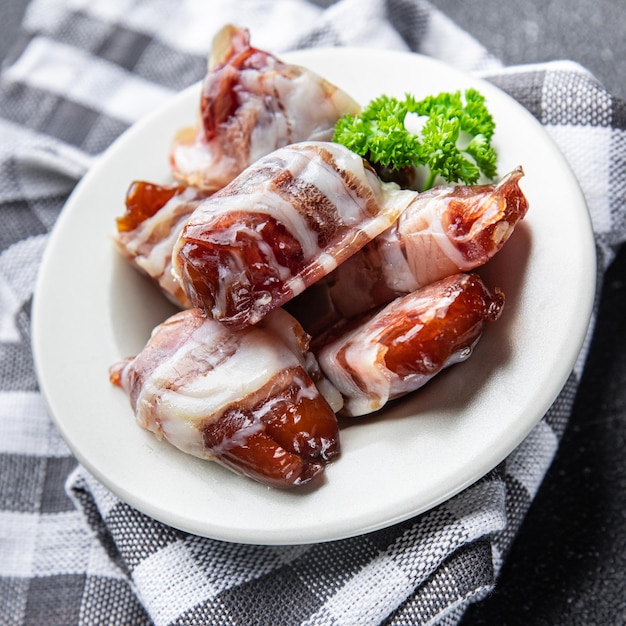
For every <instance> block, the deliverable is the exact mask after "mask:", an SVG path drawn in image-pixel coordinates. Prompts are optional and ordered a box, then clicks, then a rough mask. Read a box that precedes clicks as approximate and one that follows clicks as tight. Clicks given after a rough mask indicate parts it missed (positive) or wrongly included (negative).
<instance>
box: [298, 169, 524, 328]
mask: <svg viewBox="0 0 626 626" xmlns="http://www.w3.org/2000/svg"><path fill="white" fill-rule="evenodd" d="M522 176H523V170H522V168H521V167H518V168H516V169H514V170H513V171H511V172H509V173H508V174H507V175H506V176H504V177H503V178H502V179H501V180H500V181H499V182H498V183H496V184H489V185H446V186H440V187H434V188H432V189H430V190H428V191H426V192H423V193H420V194H418V195H416V198H415V201H414V202H412V203H411V204H410V205H409V206H408V207H407V208H406V210H405V211H404V212H403V213H402V215H401V216H400V217H399V218H398V220H397V221H396V222H395V223H394V224H393V225H392V226H391V227H390V228H388V229H387V230H386V231H385V232H383V233H382V234H380V235H379V236H378V237H376V238H375V239H374V240H373V241H371V242H370V243H368V244H367V245H366V246H365V247H364V248H363V249H362V250H360V251H359V252H357V253H356V254H355V255H353V256H352V257H350V258H349V259H347V260H346V261H345V263H342V264H341V265H340V266H339V267H338V268H337V269H336V270H334V271H333V272H332V273H331V274H329V275H328V276H327V277H326V278H325V279H324V280H322V281H320V283H319V284H318V285H316V287H315V290H311V291H305V292H304V293H303V294H302V295H300V296H298V297H297V298H295V299H294V300H293V301H292V302H290V303H289V305H288V309H289V311H290V312H291V313H292V314H293V315H295V316H296V317H297V318H298V319H299V320H300V322H301V323H302V324H303V326H304V327H305V329H306V330H307V331H308V332H309V333H311V334H313V335H316V334H318V333H319V332H320V331H321V330H323V329H324V328H325V327H327V326H328V325H329V323H331V322H334V321H338V320H339V319H341V318H342V317H353V316H355V315H358V314H360V313H363V312H365V311H368V310H370V309H373V308H375V307H377V306H380V305H383V304H387V303H388V302H390V301H391V300H393V299H394V298H396V297H397V296H399V295H403V294H407V293H410V292H412V291H415V290H416V289H419V288H420V287H423V286H425V285H428V284H429V283H433V282H435V281H437V280H439V279H441V278H444V277H446V276H450V275H452V274H456V273H458V272H468V271H471V270H474V269H476V268H478V267H479V266H481V265H484V264H485V263H486V262H487V261H488V260H489V259H491V258H492V257H493V256H494V255H495V254H496V253H497V252H498V251H499V250H501V249H502V247H503V246H504V244H505V243H506V242H507V241H508V239H509V237H510V236H511V234H512V233H513V230H514V229H515V226H516V225H517V223H518V222H519V221H520V220H521V219H523V217H524V216H525V215H526V212H527V210H528V201H527V199H526V197H525V195H524V193H523V192H522V190H521V189H520V186H519V182H520V179H521V178H522Z"/></svg>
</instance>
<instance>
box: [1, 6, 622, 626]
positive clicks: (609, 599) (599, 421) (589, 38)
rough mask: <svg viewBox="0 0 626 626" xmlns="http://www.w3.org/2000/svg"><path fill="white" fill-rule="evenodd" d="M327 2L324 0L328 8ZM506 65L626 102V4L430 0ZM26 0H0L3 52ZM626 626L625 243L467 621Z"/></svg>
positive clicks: (471, 625)
mask: <svg viewBox="0 0 626 626" xmlns="http://www.w3.org/2000/svg"><path fill="white" fill-rule="evenodd" d="M330 2H332V0H326V1H325V0H318V3H319V4H330ZM433 4H434V5H435V6H437V7H439V8H440V9H442V10H443V11H444V12H445V13H447V14H448V15H449V16H450V17H451V18H452V19H453V20H454V21H455V22H457V23H458V24H460V25H461V26H463V27H464V28H465V29H466V30H467V31H469V32H470V33H471V34H473V35H474V36H475V37H476V38H477V39H478V40H479V41H481V42H482V43H483V44H484V45H485V46H486V47H487V48H488V49H489V50H490V51H491V52H492V53H494V55H496V56H497V57H499V58H500V59H502V60H503V61H504V62H505V63H507V64H518V63H532V62H536V61H548V60H554V59H571V60H575V61H578V62H580V63H581V64H583V65H584V66H586V67H587V68H588V69H589V70H591V71H592V72H593V73H594V74H595V75H596V76H597V77H598V78H599V79H600V80H601V82H602V83H603V84H604V85H605V87H606V88H607V89H608V90H609V91H610V92H612V93H613V94H614V95H618V96H621V97H623V98H626V13H624V7H623V5H622V3H621V2H620V1H619V0H569V1H568V0H552V1H551V0H532V1H526V2H517V3H504V2H502V1H501V0H462V1H459V0H433ZM25 5H26V1H25V0H0V15H2V20H0V58H2V57H4V55H5V54H6V53H7V51H8V50H9V49H10V47H11V45H12V42H13V40H14V35H15V32H16V30H17V27H18V25H19V22H20V20H21V16H22V14H23V10H24V6H25ZM512 624H524V625H526V626H529V625H549V626H561V625H562V626H566V625H567V626H579V625H580V626H583V625H584V626H587V625H595V624H598V625H602V626H613V625H614V626H617V625H623V624H626V248H625V247H624V246H623V247H622V249H621V250H620V252H619V254H618V257H617V259H616V260H615V261H614V263H613V264H612V266H611V268H610V269H609V272H608V274H607V276H606V278H605V281H604V286H603V299H602V308H601V311H600V315H599V319H598V323H597V331H596V334H595V337H594V341H593V344H592V347H591V352H590V355H589V360H588V366H587V368H586V373H585V376H584V378H583V381H582V384H581V387H580V390H579V393H578V397H577V401H576V406H575V410H574V414H573V416H572V420H571V423H570V426H569V428H568V430H567V432H566V434H565V436H564V439H563V442H562V444H561V446H560V449H559V451H558V454H557V457H556V459H555V461H554V463H553V465H552V467H551V469H550V471H549V473H548V475H547V477H546V479H545V480H544V483H543V485H542V486H541V489H540V491H539V494H538V496H537V498H536V500H535V502H534V504H533V506H532V508H531V510H530V512H529V515H528V517H527V519H526V521H525V523H524V525H523V528H522V530H521V533H520V535H519V537H518V539H517V541H516V543H515V545H514V547H513V550H512V552H511V554H510V555H509V557H508V559H507V561H506V564H505V567H504V570H503V572H502V576H501V579H500V582H499V585H498V588H497V590H496V592H495V593H494V594H493V595H492V596H491V597H490V598H488V599H487V600H485V601H483V602H482V603H480V604H478V605H476V606H475V607H473V608H471V609H470V611H469V612H468V614H467V615H466V617H465V618H464V620H463V626H478V625H512Z"/></svg>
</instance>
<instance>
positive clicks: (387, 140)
mask: <svg viewBox="0 0 626 626" xmlns="http://www.w3.org/2000/svg"><path fill="white" fill-rule="evenodd" d="M409 113H412V114H415V115H417V116H418V117H419V118H422V119H421V120H420V121H421V122H423V123H422V125H421V130H420V131H419V132H417V133H413V132H411V131H409V130H408V129H407V126H406V124H405V121H406V116H407V114H409ZM494 130H495V123H494V121H493V118H492V116H491V114H490V113H489V111H488V109H487V106H486V104H485V98H484V96H483V95H482V94H480V93H479V92H478V91H477V90H475V89H468V90H466V91H465V93H464V94H463V95H462V94H461V92H460V91H456V92H450V93H448V92H442V93H440V94H438V95H435V96H428V97H426V98H424V99H423V100H419V101H418V100H416V99H415V98H414V97H413V96H412V95H411V94H406V95H405V98H404V100H398V99H397V98H393V97H390V96H386V95H382V96H379V97H378V98H375V99H374V100H372V101H371V102H370V103H369V104H368V105H367V106H366V107H365V108H364V109H363V111H362V112H361V113H360V114H359V115H356V116H350V115H346V116H344V117H343V118H341V119H340V120H339V121H338V122H337V124H336V126H335V133H334V137H333V141H335V142H337V143H341V144H343V145H344V146H346V147H347V148H349V149H350V150H352V151H353V152H356V153H357V154H360V155H361V156H362V157H364V158H366V159H368V160H369V161H370V162H371V163H372V164H373V165H374V166H381V167H384V168H387V169H391V170H398V171H399V170H402V169H404V168H407V167H418V166H424V167H426V168H427V169H428V176H427V180H426V184H425V185H424V187H423V189H428V188H429V187H431V186H432V185H433V184H434V183H435V180H436V179H437V177H438V176H440V177H441V178H443V179H444V180H445V181H446V182H463V183H465V184H468V185H472V184H475V183H476V182H478V180H479V178H480V176H481V174H482V175H483V176H485V177H486V178H489V179H493V178H495V177H496V176H497V154H496V151H495V149H494V148H493V147H492V146H491V143H490V142H491V139H492V137H493V133H494ZM468 138H469V140H468Z"/></svg>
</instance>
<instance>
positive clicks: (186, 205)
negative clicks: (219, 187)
mask: <svg viewBox="0 0 626 626" xmlns="http://www.w3.org/2000/svg"><path fill="white" fill-rule="evenodd" d="M207 195H208V194H207V192H205V191H203V190H201V189H196V188H194V187H185V186H184V185H157V184H154V183H149V182H146V181H134V182H133V183H131V185H130V187H129V188H128V192H127V194H126V211H125V213H124V215H122V216H121V217H119V218H118V219H117V232H116V234H115V244H116V245H117V248H118V250H119V251H120V252H121V253H122V255H123V256H125V257H126V258H127V259H128V260H129V261H130V262H131V264H132V265H133V266H134V267H135V268H136V269H138V270H139V271H140V272H142V273H143V274H145V275H147V276H149V277H150V278H152V279H153V280H154V281H155V282H156V283H157V284H158V285H159V287H161V289H162V290H163V292H164V293H165V295H166V296H167V297H168V299H169V300H171V301H172V302H173V303H174V304H177V305H178V306H180V307H181V308H189V307H190V306H191V304H190V302H189V299H188V298H187V296H186V295H185V292H184V291H183V289H182V287H181V285H180V284H179V283H178V282H177V281H175V280H174V277H173V276H172V249H173V247H174V243H175V242H176V240H177V239H178V236H179V235H180V232H181V230H182V228H183V226H184V224H185V222H186V221H187V219H188V218H189V216H190V215H191V213H192V212H193V210H194V209H195V208H196V206H198V204H199V203H200V201H201V200H203V199H204V198H206V197H207Z"/></svg>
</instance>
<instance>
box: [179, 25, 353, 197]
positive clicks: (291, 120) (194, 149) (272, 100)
mask: <svg viewBox="0 0 626 626" xmlns="http://www.w3.org/2000/svg"><path fill="white" fill-rule="evenodd" d="M359 110H360V107H359V105H358V104H357V103H356V101H354V100H353V99H352V98H351V97H350V96H349V95H348V94H346V93H345V92H344V91H342V90H341V89H339V88H338V87H336V86H335V85H332V84H331V83H329V82H328V81H326V80H324V79H323V78H321V77H320V76H318V75H317V74H315V73H313V72H311V71H310V70H307V69H305V68H303V67H300V66H297V65H292V64H288V63H284V62H282V61H280V60H279V59H277V58H276V57H275V56H273V55H272V54H270V53H268V52H265V51H263V50H259V49H257V48H253V47H252V46H250V34H249V32H248V30H247V29H244V28H237V27H235V26H231V25H229V26H225V27H224V28H223V29H222V30H221V31H220V32H219V33H218V34H217V35H216V37H215V38H214V40H213V46H212V50H211V55H210V57H209V68H208V72H207V74H206V76H205V79H204V83H203V86H202V96H201V101H200V116H199V117H200V119H199V122H198V124H197V125H196V126H195V127H193V128H185V129H182V130H181V131H180V132H179V133H178V134H177V136H176V138H175V139H174V141H173V145H172V149H171V153H170V162H171V166H172V171H173V173H174V176H175V177H176V178H177V179H178V180H180V181H182V182H184V183H185V184H187V185H193V186H196V187H203V188H205V189H209V190H211V191H215V190H216V189H220V188H221V187H223V186H224V185H226V184H227V183H229V182H230V181H231V180H232V179H233V178H234V177H235V176H236V175H237V174H239V173H240V172H241V171H242V170H244V169H245V168H246V167H247V166H248V165H250V164H252V163H254V162H255V161H256V160H257V159H258V158H260V157H262V156H264V155H266V154H268V153H270V152H272V151H273V150H275V149H276V148H280V147H282V146H285V145H288V144H291V143H296V142H299V141H305V140H323V141H327V140H330V139H331V138H332V134H333V129H334V126H335V123H336V122H337V120H338V119H339V118H340V117H342V116H343V115H344V114H347V113H350V114H354V113H356V112H358V111H359Z"/></svg>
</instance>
